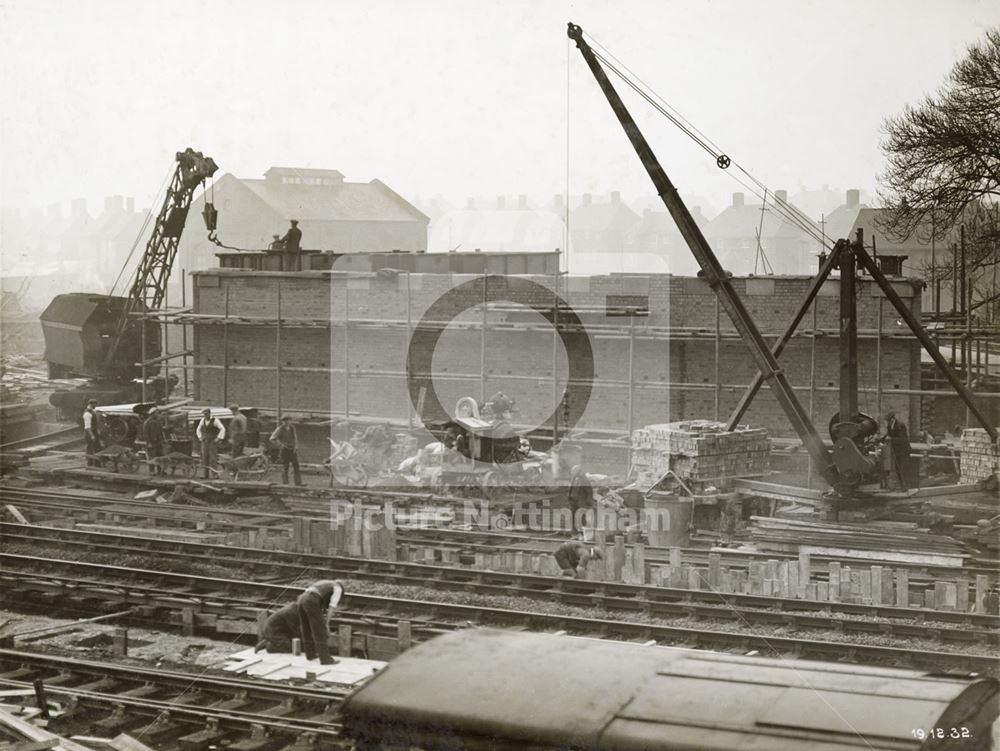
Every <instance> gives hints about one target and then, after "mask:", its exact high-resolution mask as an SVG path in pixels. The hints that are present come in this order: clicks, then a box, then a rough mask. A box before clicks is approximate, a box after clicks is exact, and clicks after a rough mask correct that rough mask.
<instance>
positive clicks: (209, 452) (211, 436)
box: [194, 407, 226, 479]
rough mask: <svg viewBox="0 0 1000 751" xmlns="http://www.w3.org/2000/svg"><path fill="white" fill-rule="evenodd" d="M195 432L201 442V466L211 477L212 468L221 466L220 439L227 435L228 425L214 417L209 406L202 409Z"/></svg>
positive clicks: (206, 474)
mask: <svg viewBox="0 0 1000 751" xmlns="http://www.w3.org/2000/svg"><path fill="white" fill-rule="evenodd" d="M194 434H195V435H196V436H197V437H198V440H199V441H200V442H201V466H203V467H204V468H205V478H206V479H207V478H208V477H209V473H210V471H211V470H216V469H218V466H219V446H218V444H219V441H222V440H224V439H225V437H226V426H225V425H223V424H222V422H221V421H220V420H219V419H218V418H216V417H212V410H210V409H209V408H208V407H206V408H205V409H203V410H202V411H201V419H200V420H199V421H198V427H196V428H195V431H194Z"/></svg>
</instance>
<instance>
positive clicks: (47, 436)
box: [0, 425, 84, 455]
mask: <svg viewBox="0 0 1000 751" xmlns="http://www.w3.org/2000/svg"><path fill="white" fill-rule="evenodd" d="M83 444H84V440H83V436H82V435H81V432H80V428H78V427H76V426H75V425H74V426H72V427H68V428H60V429H59V430H52V431H50V432H48V433H40V434H38V435H33V436H31V437H29V438H22V439H21V440H18V441H8V442H7V443H4V444H2V445H0V453H4V454H7V453H12V452H18V453H22V454H28V455H30V454H39V453H44V452H46V451H68V450H69V449H72V448H78V447H80V446H83Z"/></svg>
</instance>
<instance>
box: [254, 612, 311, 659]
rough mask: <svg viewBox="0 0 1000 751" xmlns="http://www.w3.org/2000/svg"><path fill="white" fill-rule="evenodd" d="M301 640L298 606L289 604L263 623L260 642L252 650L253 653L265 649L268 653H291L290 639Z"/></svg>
mask: <svg viewBox="0 0 1000 751" xmlns="http://www.w3.org/2000/svg"><path fill="white" fill-rule="evenodd" d="M301 638H302V625H301V623H300V622H299V605H298V603H296V602H290V603H288V604H287V605H285V606H284V607H283V608H281V609H280V610H278V611H277V612H275V613H271V615H269V616H268V617H267V620H266V621H264V628H263V629H261V632H260V641H259V642H257V646H256V647H255V648H254V651H255V652H260V651H261V650H262V649H266V650H267V651H268V652H291V651H292V639H301Z"/></svg>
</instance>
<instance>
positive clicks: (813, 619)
mask: <svg viewBox="0 0 1000 751" xmlns="http://www.w3.org/2000/svg"><path fill="white" fill-rule="evenodd" d="M0 539H2V540H5V541H6V542H7V544H12V543H21V544H23V545H27V546H46V545H47V546H59V547H61V548H66V547H72V548H75V549H78V550H82V551H86V552H102V553H107V554H111V555H122V554H129V555H136V556H150V557H153V556H155V557H156V558H161V559H162V558H169V559H172V560H176V561H179V562H183V563H184V564H185V565H188V566H190V565H191V564H197V563H204V564H212V565H216V566H225V567H230V568H232V569H234V570H238V569H243V570H245V571H247V572H248V573H251V574H258V575H259V574H260V573H262V572H266V573H267V574H268V575H270V576H274V575H276V574H281V575H284V576H287V577H295V576H303V575H304V574H306V573H308V574H309V575H310V576H314V577H317V578H319V577H336V578H344V579H347V578H351V579H361V580H366V581H375V582H379V583H384V584H394V585H403V586H431V587H434V588H435V589H440V590H447V591H453V592H473V593H476V594H482V595H492V596H504V597H510V596H517V597H525V598H529V599H536V600H544V601H548V602H553V601H554V602H560V603H563V604H566V605H576V606H580V607H594V606H599V607H602V608H604V609H607V610H613V611H622V612H626V613H629V612H632V613H635V612H640V613H644V614H646V615H649V616H657V617H664V618H678V617H689V618H697V619H703V620H720V619H723V620H734V619H735V620H740V621H742V622H744V623H747V624H752V625H774V626H786V627H792V628H798V629H819V630H830V629H831V627H832V628H834V629H836V630H839V631H842V632H844V633H878V634H891V635H896V636H900V637H902V636H906V637H911V638H926V639H931V640H936V641H943V642H951V643H984V644H991V645H994V646H998V647H1000V617H997V616H993V615H985V614H975V613H963V612H953V611H934V612H932V613H928V611H926V610H920V609H913V608H900V607H891V606H883V605H860V604H852V603H842V602H817V601H813V600H799V599H795V598H778V597H764V596H760V595H747V594H730V593H718V592H713V591H705V590H688V589H673V588H669V587H654V586H646V585H636V584H622V583H617V582H598V581H586V580H572V581H570V580H568V579H564V578H554V577H546V576H537V575H531V574H508V573H499V572H491V571H482V570H477V569H460V568H454V567H445V566H436V565H428V564H419V563H408V562H399V561H381V560H373V559H362V558H351V557H347V556H330V555H322V554H317V553H290V552H282V551H272V550H261V549H258V548H234V547H231V546H225V545H213V544H208V543H194V542H183V541H173V540H170V541H166V540H159V539H156V538H149V537H130V536H126V535H122V534H112V533H106V532H91V531H78V530H72V529H61V528H56V527H38V526H25V525H19V524H8V523H0ZM836 616H841V617H840V618H836ZM844 616H850V618H845V617H844ZM832 618H833V619H834V620H831V619H832ZM855 619H857V620H855ZM927 621H933V622H934V623H933V624H928V623H927ZM944 623H952V624H958V625H959V626H961V627H959V628H949V627H948V626H945V625H942V624H944Z"/></svg>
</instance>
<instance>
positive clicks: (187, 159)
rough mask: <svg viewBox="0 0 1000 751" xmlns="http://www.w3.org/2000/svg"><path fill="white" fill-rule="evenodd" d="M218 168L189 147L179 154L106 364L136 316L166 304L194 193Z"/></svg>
mask: <svg viewBox="0 0 1000 751" xmlns="http://www.w3.org/2000/svg"><path fill="white" fill-rule="evenodd" d="M218 169H219V167H218V165H216V163H215V161H214V160H213V159H212V158H211V157H207V156H205V155H203V154H202V153H201V152H199V151H195V150H193V149H190V148H189V149H186V150H185V151H178V152H177V166H176V168H175V169H174V174H173V177H172V178H171V180H170V184H169V186H168V187H167V193H166V196H165V197H164V200H163V206H161V207H160V213H159V214H158V215H157V217H156V223H155V224H154V225H153V233H152V234H151V235H150V237H149V242H147V243H146V250H145V252H144V253H143V254H142V258H141V259H140V261H139V266H138V267H137V268H136V270H135V275H134V276H133V277H132V281H131V284H130V287H129V291H128V297H127V302H126V305H125V309H124V311H123V314H122V316H121V319H120V320H119V321H118V323H117V326H116V329H115V334H114V337H113V339H112V341H111V346H110V347H109V348H108V352H107V357H106V360H105V362H106V363H108V364H109V365H110V364H111V363H113V362H114V358H115V355H116V354H117V352H118V348H119V346H120V345H121V343H122V340H123V339H124V338H125V334H126V331H127V330H128V327H129V324H130V322H131V317H132V314H133V313H135V312H136V311H137V310H149V309H157V308H159V307H160V306H162V305H163V298H164V295H165V293H166V289H167V281H168V280H169V279H170V272H171V270H172V269H173V265H174V259H175V258H176V257H177V247H178V245H179V243H180V239H181V234H182V233H183V232H184V224H185V222H186V221H187V215H188V210H189V209H190V208H191V201H192V199H193V198H194V191H195V189H196V188H197V187H198V186H199V185H201V184H202V183H203V182H204V181H205V180H207V179H208V178H210V177H211V176H212V175H214V174H215V172H216V170H218Z"/></svg>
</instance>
